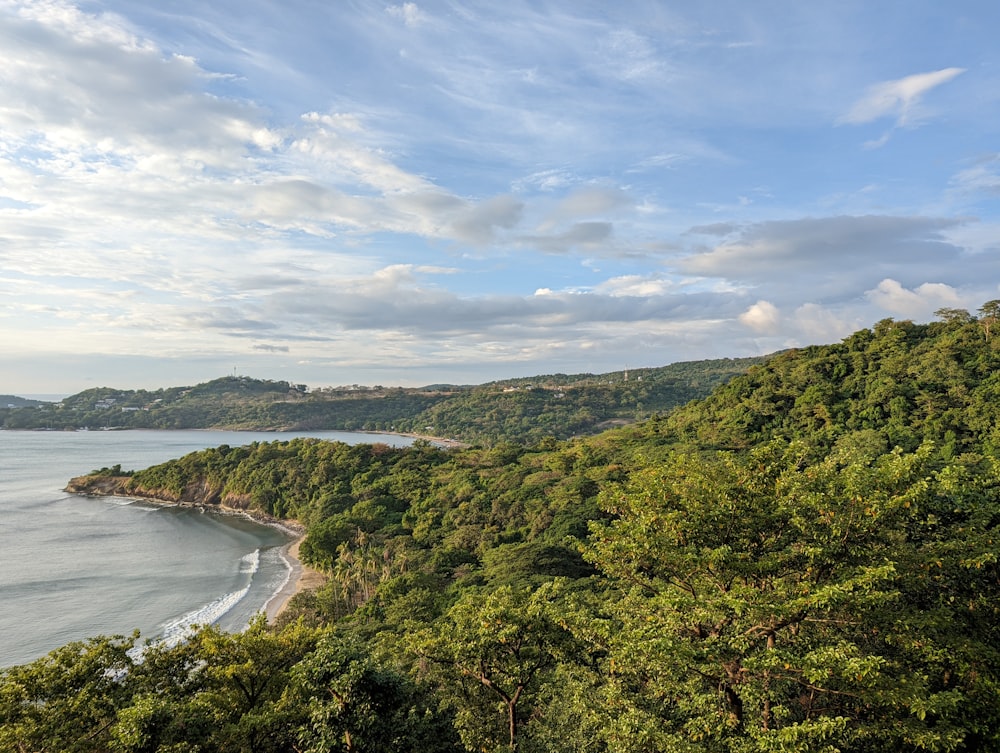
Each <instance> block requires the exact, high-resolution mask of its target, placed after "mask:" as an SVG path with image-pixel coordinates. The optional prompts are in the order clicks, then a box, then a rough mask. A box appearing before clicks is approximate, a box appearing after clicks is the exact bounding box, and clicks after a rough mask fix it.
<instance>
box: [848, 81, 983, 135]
mask: <svg viewBox="0 0 1000 753" xmlns="http://www.w3.org/2000/svg"><path fill="white" fill-rule="evenodd" d="M962 73H965V69H964V68H943V69H941V70H939V71H931V72H929V73H916V74H913V75H912V76H906V77H904V78H901V79H896V80H894V81H883V82H882V83H879V84H875V85H874V86H872V87H870V88H869V89H868V92H867V93H866V94H865V96H864V97H862V98H861V99H859V100H858V101H857V102H855V103H854V105H853V106H852V107H851V109H850V110H849V111H848V112H847V113H846V114H845V115H844V116H842V117H841V118H840V119H839V120H838V122H839V123H847V124H851V125H858V124H862V123H871V122H873V121H876V120H881V119H883V118H892V119H893V120H894V121H895V122H894V124H893V127H892V129H890V130H889V131H886V132H885V133H884V134H883V135H882V136H881V137H880V138H879V139H877V140H875V141H870V142H867V144H866V146H868V147H870V148H875V147H879V146H882V145H884V144H885V143H886V142H887V141H888V140H889V137H890V135H891V133H892V130H893V129H896V128H907V127H913V126H915V125H918V124H919V123H920V122H921V121H922V120H923V119H924V118H925V117H926V112H925V111H924V110H923V109H922V108H921V103H922V101H923V98H924V95H926V94H927V93H928V92H929V91H931V90H932V89H934V88H936V87H938V86H941V85H942V84H946V83H948V82H949V81H951V80H952V79H954V78H955V77H956V76H958V75H960V74H962Z"/></svg>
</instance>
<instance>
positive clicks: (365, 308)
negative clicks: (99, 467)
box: [0, 0, 1000, 392]
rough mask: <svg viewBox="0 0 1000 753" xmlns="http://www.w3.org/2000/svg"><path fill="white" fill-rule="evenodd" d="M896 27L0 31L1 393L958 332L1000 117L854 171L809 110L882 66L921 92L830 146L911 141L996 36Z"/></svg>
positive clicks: (75, 20)
mask: <svg viewBox="0 0 1000 753" xmlns="http://www.w3.org/2000/svg"><path fill="white" fill-rule="evenodd" d="M876 5H877V4H876ZM880 7H881V6H880ZM928 13H930V11H928ZM888 15H893V18H895V19H897V20H898V16H896V15H894V14H888ZM888 15H887V14H885V13H883V11H882V10H880V9H879V8H874V7H868V6H863V5H859V6H850V7H846V6H845V7H839V6H838V7H837V9H836V10H834V9H832V6H828V5H824V4H804V5H802V6H801V7H799V6H796V8H795V10H794V12H791V11H790V10H789V8H784V9H783V10H782V13H781V14H778V13H776V12H775V11H774V10H772V9H768V8H756V7H754V8H748V7H747V6H746V4H745V3H739V2H736V0H722V1H721V3H710V4H702V5H691V6H687V7H684V8H681V7H680V6H676V7H670V8H667V7H666V6H665V4H662V3H659V4H657V3H648V2H643V1H642V0H622V1H621V2H620V3H615V4H609V5H606V6H602V7H601V9H600V11H599V12H598V11H596V10H595V9H594V8H593V7H592V6H591V5H587V4H580V3H576V2H571V1H570V0H552V2H546V3H536V2H529V1H528V0H510V2H506V3H504V4H503V5H490V4H471V5H470V4H466V5H462V4H454V3H442V2H437V1H436V0H435V1H431V0H428V1H427V2H389V3H382V4H380V3H374V4H372V3H326V4H316V3H312V4H310V3H306V4H300V5H297V6H295V9H294V11H287V10H284V9H283V8H279V7H278V6H277V5H275V4H250V5H247V4H245V3H241V2H238V1H237V0H218V2H213V3H210V4H207V5H206V4H204V3H197V2H195V1H194V0H177V2H175V3H171V4H170V8H169V9H166V8H164V7H162V6H160V5H155V4H148V3H147V4H143V3H127V2H124V0H89V1H88V2H87V3H81V2H74V1H73V0H45V2H36V1H35V0H0V350H2V352H3V353H4V359H2V362H0V392H4V391H11V390H12V389H16V387H17V385H15V384H13V383H12V382H11V380H16V379H22V380H24V379H30V380H31V382H32V384H33V386H34V387H35V389H33V391H36V392H37V391H38V390H39V389H41V387H40V385H41V384H42V382H41V381H40V380H44V379H49V378H50V375H51V378H52V379H55V378H56V377H57V375H58V374H59V373H60V370H58V369H53V368H52V364H53V363H57V362H58V357H59V355H60V354H62V356H63V357H64V358H66V359H67V360H66V362H67V363H70V362H72V363H73V364H74V366H75V367H76V368H74V369H73V370H70V371H72V372H77V371H78V372H80V373H83V372H84V371H86V372H88V373H89V374H90V375H95V374H106V373H107V372H105V371H103V369H105V367H106V364H116V365H118V366H119V367H120V368H127V369H129V371H127V372H121V373H122V374H126V373H127V374H128V375H129V377H128V379H127V380H125V381H130V380H132V381H134V380H135V379H138V378H140V377H142V375H143V373H144V372H143V368H142V365H143V364H145V365H146V368H145V373H146V375H147V376H146V377H143V378H144V379H145V381H144V382H143V383H144V384H146V385H147V386H161V385H159V384H157V383H156V382H157V381H158V380H159V378H160V376H161V375H163V374H167V373H170V374H180V373H181V372H182V367H181V366H180V365H179V364H184V363H187V364H195V365H197V366H192V369H197V377H199V378H200V377H211V376H214V375H215V374H213V373H212V371H211V368H212V367H213V365H214V367H215V368H216V369H217V370H216V373H221V372H223V371H225V372H228V371H229V370H231V368H232V365H233V363H240V364H241V368H244V369H246V371H247V372H248V373H256V374H260V375H262V376H272V375H278V374H281V375H282V377H286V376H289V375H291V374H292V373H293V371H294V372H295V379H296V381H306V382H325V383H341V382H355V381H365V380H366V379H368V378H369V377H368V376H366V374H367V375H372V376H371V380H372V381H376V382H379V383H383V384H384V383H413V382H415V381H417V380H420V379H424V378H426V379H427V381H441V380H449V379H453V378H454V379H459V378H461V379H463V380H485V379H487V378H492V377H495V376H497V375H498V373H499V372H500V371H504V372H505V373H509V374H512V375H513V374H515V373H530V372H531V371H536V370H537V371H556V370H558V371H574V370H587V371H595V370H601V369H603V368H612V367H615V368H616V367H619V366H620V364H621V363H623V362H626V361H627V362H631V363H637V361H638V360H639V359H638V357H637V356H636V354H637V353H642V354H643V358H644V359H645V360H647V362H648V363H651V364H656V363H665V362H669V361H671V360H677V359H680V358H700V357H707V356H711V355H719V356H723V355H738V354H744V353H749V352H763V351H766V350H769V349H771V350H773V349H776V348H778V347H785V346H787V345H788V344H790V343H795V342H798V343H801V342H809V341H810V339H812V338H830V337H837V336H840V335H841V333H845V332H846V331H848V330H847V328H849V327H853V326H854V325H863V324H867V323H871V321H874V320H877V319H878V318H882V317H884V316H886V315H897V314H900V313H902V314H905V315H908V316H909V315H914V316H919V315H920V312H922V311H928V310H930V311H933V308H930V309H928V307H929V306H933V304H934V303H935V302H938V301H949V302H950V301H957V303H955V304H954V305H959V306H960V305H966V306H971V307H974V306H975V305H978V303H980V302H981V300H986V299H988V298H995V297H997V291H996V290H995V287H996V283H995V277H996V275H995V269H996V268H997V264H998V258H1000V257H998V256H997V254H998V253H1000V250H998V249H997V244H996V242H995V240H994V239H995V237H996V232H995V228H996V227H997V226H998V224H1000V218H998V217H997V207H996V205H995V196H996V193H997V185H998V184H1000V180H998V178H997V175H998V174H1000V170H998V169H997V161H996V158H995V155H994V154H993V151H994V150H995V148H996V145H995V143H994V140H995V139H994V134H993V132H992V130H991V124H992V123H994V122H996V119H997V117H1000V101H996V100H995V99H991V98H990V97H988V96H985V95H982V94H980V97H979V99H976V100H974V101H972V100H969V101H967V98H965V97H964V96H963V97H959V98H955V99H953V100H951V101H949V105H950V109H949V112H948V115H949V117H948V118H947V119H944V118H942V119H940V126H941V127H940V128H933V129H932V128H925V129H922V130H920V131H919V132H915V133H914V137H913V138H912V139H907V140H906V142H905V143H904V142H903V140H900V143H899V145H898V146H899V148H898V149H894V150H883V151H882V152H879V153H878V154H873V153H872V152H870V151H864V150H857V149H852V148H850V145H849V144H845V143H842V141H841V140H844V141H847V140H849V138H850V133H849V132H848V131H847V130H846V129H841V130H839V131H834V132H833V134H831V129H830V123H831V121H832V120H835V117H836V116H835V115H834V114H833V113H831V111H830V108H831V103H833V102H850V101H853V100H854V98H856V97H857V95H858V93H859V92H864V90H865V83H866V82H870V81H876V80H879V79H880V78H882V77H883V73H881V72H884V71H885V70H887V68H888V66H896V65H899V63H898V61H899V60H905V61H907V62H906V63H905V64H906V65H908V66H913V67H912V68H910V69H911V70H922V71H929V72H928V73H920V74H917V75H914V76H907V77H905V78H900V79H897V80H893V81H885V82H883V83H881V84H877V85H875V86H873V87H871V88H870V89H869V90H868V91H867V93H866V94H864V95H863V96H861V97H860V99H857V101H856V102H855V104H854V105H853V107H848V108H845V110H846V114H843V115H842V117H841V118H840V119H839V120H837V121H836V122H837V123H839V124H841V125H853V126H864V125H868V124H874V126H873V127H875V128H880V127H885V126H888V131H887V132H886V133H885V135H884V136H883V139H887V138H889V136H890V134H893V133H895V132H896V131H897V130H898V129H902V128H913V127H914V126H917V125H920V124H923V123H926V122H928V121H929V120H930V119H931V118H932V117H933V116H934V113H933V112H932V111H931V110H930V109H929V106H930V103H931V100H932V96H934V95H935V94H936V93H937V94H939V95H941V96H943V93H944V91H945V87H944V85H945V84H946V83H949V82H953V81H955V80H956V79H957V78H958V77H959V76H960V74H962V72H963V70H964V69H962V68H940V67H939V65H940V64H939V62H938V61H939V60H941V59H945V60H962V61H968V62H967V67H968V70H969V71H976V76H977V77H982V76H984V75H985V73H984V71H988V70H990V68H989V65H990V64H991V60H992V58H991V55H993V52H992V50H993V49H994V46H995V45H994V42H993V40H992V38H991V37H989V34H988V31H987V30H989V29H992V28H995V24H991V23H987V21H989V19H988V18H986V16H987V15H988V14H985V13H983V14H982V15H983V18H982V19H981V20H982V21H983V22H982V23H980V24H976V25H971V24H965V25H961V24H958V23H957V22H954V21H953V19H952V16H954V15H955V14H954V13H953V12H952V11H948V10H946V9H944V7H943V6H942V10H941V11H939V12H938V11H935V12H934V13H933V15H934V23H931V20H930V18H929V17H927V18H924V17H923V16H921V14H907V15H906V19H907V21H906V26H905V29H901V28H899V27H898V25H896V24H895V23H894V22H893V21H892V19H890V18H888ZM948 24H953V26H951V27H949V28H950V32H949V34H942V33H941V28H942V26H946V25H948ZM904 32H905V33H904ZM949 40H961V44H959V42H958V41H949ZM871 50H877V51H878V52H877V54H875V53H871V52H870V51H871ZM931 50H933V54H930V52H929V51H931ZM971 76H972V74H971V73H970V74H969V75H968V77H967V78H968V80H969V81H970V82H971V81H972V79H971ZM987 88H988V87H987V86H986V85H985V84H984V85H983V87H982V90H984V91H985V90H986V89H987ZM949 91H951V92H953V93H963V94H964V92H965V90H964V89H958V88H951V89H949ZM845 136H846V138H845ZM874 143H878V142H873V144H874ZM984 154H985V155H986V156H983V155H984ZM928 155H933V159H931V158H929V157H928ZM871 185H877V186H878V190H871V191H869V190H867V189H866V187H868V186H871ZM761 186H766V190H764V189H761ZM741 197H747V198H746V199H744V200H741ZM973 217H975V218H977V219H975V220H973V219H970V218H973ZM943 305H951V304H950V303H946V304H943ZM911 312H917V313H916V314H911ZM71 354H72V358H70V355H71ZM203 369H204V370H203ZM298 369H303V371H302V372H301V373H300V372H298V371H296V370H298ZM205 370H207V373H206V371H205ZM345 370H347V371H346V373H345ZM401 370H403V371H401ZM191 373H192V377H190V379H194V378H195V376H194V372H193V371H192V372H191ZM184 379H185V380H188V377H184ZM5 380H6V383H9V384H10V386H9V387H7V388H4V387H3V384H4V383H5ZM100 381H101V382H104V383H107V382H109V381H113V380H110V379H105V378H101V379H100ZM52 386H53V387H54V388H55V389H61V387H55V385H52ZM46 389H48V387H46Z"/></svg>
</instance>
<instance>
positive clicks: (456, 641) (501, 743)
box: [415, 582, 580, 753]
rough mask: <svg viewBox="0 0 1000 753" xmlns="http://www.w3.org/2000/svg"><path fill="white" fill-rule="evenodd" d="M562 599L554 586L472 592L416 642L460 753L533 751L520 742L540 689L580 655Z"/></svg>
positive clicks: (427, 675) (560, 591) (556, 583)
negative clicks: (450, 715)
mask: <svg viewBox="0 0 1000 753" xmlns="http://www.w3.org/2000/svg"><path fill="white" fill-rule="evenodd" d="M561 596H562V588H561V586H560V585H559V583H558V582H550V583H546V584H544V585H542V586H541V587H539V588H537V589H535V590H533V591H531V590H514V589H512V588H511V587H509V586H503V587H501V588H498V589H496V590H495V591H493V592H491V593H479V592H475V591H471V592H469V593H466V594H465V595H463V596H462V597H461V598H460V599H459V601H458V602H456V604H455V605H454V606H453V607H452V608H451V609H450V610H449V611H448V613H447V614H446V615H445V617H444V619H442V620H440V621H439V622H438V623H437V624H436V625H435V626H434V629H433V631H425V632H424V633H423V634H422V635H420V636H418V637H417V639H416V641H415V642H416V649H417V653H418V655H419V657H420V662H421V664H422V665H423V667H424V676H425V678H426V679H429V680H430V681H432V682H433V683H434V684H435V685H436V686H437V688H438V691H439V693H440V694H441V697H442V699H443V701H444V703H446V704H447V705H448V706H449V707H450V708H452V709H454V711H455V719H456V721H455V725H456V728H457V729H458V732H459V735H460V736H461V738H462V742H463V743H464V744H465V746H466V748H467V749H469V750H483V751H510V753H514V752H515V751H518V750H522V749H528V750H534V748H532V747H531V746H530V743H531V741H530V739H528V740H523V739H522V738H523V732H524V730H525V728H526V726H527V724H528V719H529V718H530V716H531V712H532V710H533V709H535V707H536V704H537V702H538V700H539V698H540V692H541V689H542V688H543V686H544V685H545V684H546V683H547V682H549V681H550V680H552V679H553V677H554V674H553V673H554V670H555V668H556V667H557V666H558V665H559V664H560V662H561V661H563V660H565V659H567V658H569V657H572V656H575V655H576V653H577V651H578V650H579V648H580V644H579V643H578V642H577V641H576V639H575V638H574V636H573V635H572V633H571V632H570V631H569V629H568V626H567V625H566V624H565V622H564V621H563V620H562V619H561V616H560V614H559V609H558V606H557V605H558V601H559V599H560V598H561Z"/></svg>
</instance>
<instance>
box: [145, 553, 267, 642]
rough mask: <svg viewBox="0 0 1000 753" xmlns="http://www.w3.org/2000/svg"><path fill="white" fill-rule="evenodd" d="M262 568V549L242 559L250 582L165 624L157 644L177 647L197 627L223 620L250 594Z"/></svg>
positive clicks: (243, 573) (243, 570)
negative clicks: (255, 578) (254, 577)
mask: <svg viewBox="0 0 1000 753" xmlns="http://www.w3.org/2000/svg"><path fill="white" fill-rule="evenodd" d="M259 567H260V549H257V550H255V551H253V552H251V553H250V554H246V555H244V556H243V557H241V558H240V570H239V572H240V574H241V575H249V576H250V580H249V581H248V582H247V584H246V586H244V587H243V588H241V589H240V590H239V591H232V592H231V593H227V594H225V595H224V596H220V597H219V598H218V599H216V600H215V601H211V602H209V603H208V604H205V605H204V606H202V607H199V608H198V609H195V610H193V611H191V612H188V613H187V614H185V615H182V616H181V617H178V618H177V619H175V620H170V621H169V622H166V623H164V624H163V631H162V634H161V636H160V638H159V640H158V641H157V643H160V644H163V645H166V646H176V645H177V644H178V643H181V642H182V641H184V640H186V639H187V638H188V636H190V635H191V634H192V633H193V632H194V628H195V626H200V625H214V624H215V623H216V622H218V621H219V620H221V619H222V618H223V617H224V616H225V615H226V614H227V613H228V612H229V611H230V610H231V609H232V608H233V607H235V606H236V605H237V604H239V603H240V602H241V601H242V600H243V597H244V596H246V595H247V594H248V593H250V587H251V586H252V585H253V576H254V575H255V574H256V573H257V570H258V568H259Z"/></svg>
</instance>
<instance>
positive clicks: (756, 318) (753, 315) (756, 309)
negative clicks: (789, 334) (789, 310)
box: [738, 301, 781, 335]
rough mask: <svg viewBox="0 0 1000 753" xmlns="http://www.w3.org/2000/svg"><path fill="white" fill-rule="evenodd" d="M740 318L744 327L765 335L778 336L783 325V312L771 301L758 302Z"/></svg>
mask: <svg viewBox="0 0 1000 753" xmlns="http://www.w3.org/2000/svg"><path fill="white" fill-rule="evenodd" d="M738 318H739V320H740V323H741V324H743V325H744V326H746V327H749V328H750V329H752V330H753V331H754V332H759V333H761V334H765V335H774V334H777V333H778V331H779V327H780V324H781V312H779V311H778V307H777V306H775V305H774V304H773V303H771V302H770V301H757V303H755V304H754V305H753V306H751V307H750V308H748V309H747V310H746V311H744V312H743V313H742V314H740V315H739V317H738Z"/></svg>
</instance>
